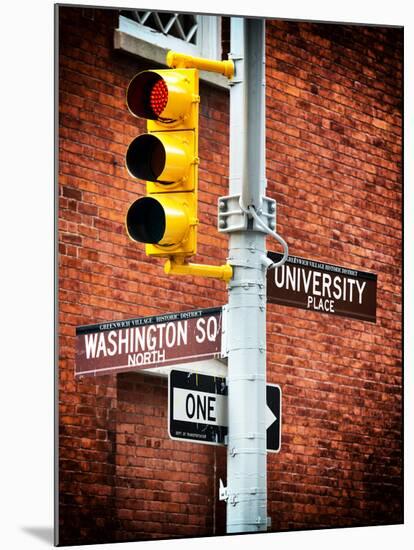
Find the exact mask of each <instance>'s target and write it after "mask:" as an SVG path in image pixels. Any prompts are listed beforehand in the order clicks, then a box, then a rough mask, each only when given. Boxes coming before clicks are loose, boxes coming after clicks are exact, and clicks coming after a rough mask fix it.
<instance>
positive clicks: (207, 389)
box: [168, 370, 227, 445]
mask: <svg viewBox="0 0 414 550" xmlns="http://www.w3.org/2000/svg"><path fill="white" fill-rule="evenodd" d="M168 386H169V387H168V411H169V414H168V420H169V423H168V433H169V435H170V437H171V439H180V440H183V439H186V440H189V441H193V442H197V443H207V444H210V445H214V444H216V445H224V443H225V437H226V436H227V386H226V379H225V378H219V377H216V376H208V375H204V374H198V373H194V372H187V371H182V370H171V372H170V375H169V378H168Z"/></svg>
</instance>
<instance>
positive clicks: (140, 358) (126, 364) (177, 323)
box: [75, 307, 223, 377]
mask: <svg viewBox="0 0 414 550" xmlns="http://www.w3.org/2000/svg"><path fill="white" fill-rule="evenodd" d="M222 317H223V312H222V308H221V307H219V308H208V309H198V310H194V311H182V312H179V313H167V314H163V315H156V316H152V317H140V318H137V319H127V320H124V321H108V322H105V323H100V324H95V325H86V326H80V327H77V328H76V362H75V376H76V377H79V376H85V375H89V376H97V375H101V374H102V375H103V374H111V373H118V372H128V371H136V370H139V369H148V368H153V367H162V366H168V365H176V364H179V363H188V362H193V361H204V360H206V359H212V358H220V357H222V349H223V348H222V332H223V331H222Z"/></svg>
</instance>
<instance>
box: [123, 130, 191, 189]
mask: <svg viewBox="0 0 414 550" xmlns="http://www.w3.org/2000/svg"><path fill="white" fill-rule="evenodd" d="M191 137H192V136H191V133H188V132H180V135H179V136H177V135H174V133H172V132H160V133H158V134H157V135H155V134H141V135H140V136H138V137H136V138H135V139H133V140H132V141H131V143H130V145H129V147H128V150H127V153H126V157H125V161H126V166H127V169H128V172H129V173H130V174H131V176H133V177H134V178H138V179H141V180H146V181H154V182H157V183H161V184H166V185H174V184H177V183H179V182H184V181H185V180H186V179H187V178H188V175H189V171H190V168H191V161H192V160H193V159H192V158H191V154H190V151H189V146H190V141H191Z"/></svg>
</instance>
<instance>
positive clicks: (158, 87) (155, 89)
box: [127, 71, 168, 120]
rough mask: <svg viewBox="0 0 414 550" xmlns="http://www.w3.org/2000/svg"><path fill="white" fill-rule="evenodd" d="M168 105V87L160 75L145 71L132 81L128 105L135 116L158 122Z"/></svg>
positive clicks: (128, 94)
mask: <svg viewBox="0 0 414 550" xmlns="http://www.w3.org/2000/svg"><path fill="white" fill-rule="evenodd" d="M167 103H168V86H167V83H166V82H165V80H164V79H163V78H162V76H160V75H159V74H158V73H156V72H154V71H144V72H142V73H138V74H137V75H136V76H135V77H134V78H133V79H132V80H131V82H130V84H129V86H128V91H127V105H128V108H129V110H130V111H131V113H132V114H133V115H135V116H137V117H140V118H146V119H150V120H157V119H158V118H159V117H160V116H161V114H162V112H163V111H164V109H165V108H166V106H167Z"/></svg>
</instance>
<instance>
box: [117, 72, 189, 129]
mask: <svg viewBox="0 0 414 550" xmlns="http://www.w3.org/2000/svg"><path fill="white" fill-rule="evenodd" d="M197 94H198V80H197V78H196V76H195V73H194V69H166V70H160V71H143V72H141V73H138V74H137V75H135V76H134V78H133V79H132V80H131V82H130V83H129V86H128V90H127V97H126V101H127V105H128V108H129V110H130V111H131V113H132V114H133V115H135V116H137V117H139V118H144V119H147V120H148V121H154V122H153V123H154V124H158V123H160V124H162V125H166V126H168V127H169V128H170V127H175V128H176V127H178V126H180V124H183V123H185V124H187V125H188V124H190V125H193V124H195V120H193V119H192V118H191V113H192V110H194V109H192V106H193V105H194V101H196V98H197V97H198V95H197Z"/></svg>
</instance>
